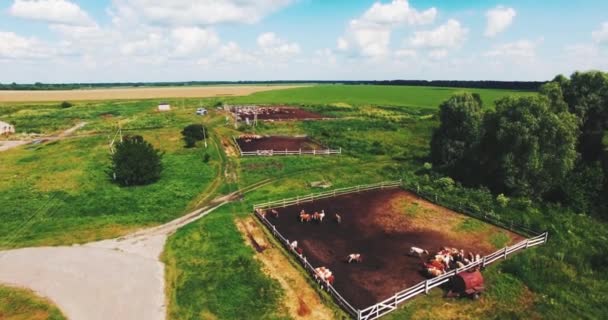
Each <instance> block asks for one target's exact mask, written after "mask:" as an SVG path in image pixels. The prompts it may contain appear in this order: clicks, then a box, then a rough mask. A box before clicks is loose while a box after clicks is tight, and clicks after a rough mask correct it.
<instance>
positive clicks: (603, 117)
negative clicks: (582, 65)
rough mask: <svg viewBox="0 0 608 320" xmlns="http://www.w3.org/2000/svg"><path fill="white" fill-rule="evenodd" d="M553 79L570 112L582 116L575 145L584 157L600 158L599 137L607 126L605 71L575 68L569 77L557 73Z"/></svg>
mask: <svg viewBox="0 0 608 320" xmlns="http://www.w3.org/2000/svg"><path fill="white" fill-rule="evenodd" d="M553 82H554V83H559V84H560V86H561V88H562V91H563V95H564V100H565V101H566V103H567V104H568V108H569V110H570V112H571V113H573V114H576V115H577V116H578V117H579V119H580V120H581V135H580V138H579V146H578V149H579V151H580V153H581V155H582V157H583V160H585V161H586V162H594V161H597V160H600V159H601V157H602V154H603V151H604V146H603V141H602V139H603V137H604V132H605V130H606V129H608V74H607V73H603V72H600V71H590V72H576V73H574V74H572V76H571V77H570V80H568V79H566V78H564V77H563V76H558V77H556V78H555V79H554V81H553Z"/></svg>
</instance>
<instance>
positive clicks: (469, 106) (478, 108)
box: [431, 93, 483, 182]
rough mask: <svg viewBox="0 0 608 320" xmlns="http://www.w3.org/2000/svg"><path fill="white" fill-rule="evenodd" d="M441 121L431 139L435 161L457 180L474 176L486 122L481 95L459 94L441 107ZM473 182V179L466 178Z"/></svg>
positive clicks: (433, 159)
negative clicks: (478, 149) (483, 127)
mask: <svg viewBox="0 0 608 320" xmlns="http://www.w3.org/2000/svg"><path fill="white" fill-rule="evenodd" d="M439 120H440V121H441V124H440V125H439V128H437V129H436V130H435V132H434V133H433V138H432V140H431V159H432V162H433V164H434V165H435V166H436V167H437V168H439V169H441V170H443V171H445V172H446V173H447V174H449V175H450V176H453V177H454V178H456V179H458V180H463V179H471V178H474V177H478V175H471V173H472V172H474V171H476V169H475V167H476V165H475V163H476V162H477V160H476V154H477V146H478V144H479V141H480V138H481V134H482V132H481V129H482V122H483V112H482V102H481V99H480V98H479V96H478V95H475V94H471V93H459V94H455V95H453V96H452V97H451V98H449V99H448V100H446V101H445V102H443V103H442V104H441V106H440V107H439ZM466 182H474V181H470V180H468V181H466Z"/></svg>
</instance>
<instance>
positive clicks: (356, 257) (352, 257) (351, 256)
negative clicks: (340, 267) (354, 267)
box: [346, 253, 363, 263]
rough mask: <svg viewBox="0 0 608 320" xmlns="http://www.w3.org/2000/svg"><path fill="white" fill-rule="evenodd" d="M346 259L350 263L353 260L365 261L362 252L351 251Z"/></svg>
mask: <svg viewBox="0 0 608 320" xmlns="http://www.w3.org/2000/svg"><path fill="white" fill-rule="evenodd" d="M346 261H347V262H348V263H351V262H357V263H360V262H363V256H362V255H361V254H360V253H351V254H349V255H348V256H347V257H346Z"/></svg>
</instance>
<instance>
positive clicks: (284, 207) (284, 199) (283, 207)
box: [283, 199, 285, 208]
mask: <svg viewBox="0 0 608 320" xmlns="http://www.w3.org/2000/svg"><path fill="white" fill-rule="evenodd" d="M283 208H285V199H283Z"/></svg>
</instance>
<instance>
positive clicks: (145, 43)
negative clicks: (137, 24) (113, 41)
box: [120, 33, 167, 56]
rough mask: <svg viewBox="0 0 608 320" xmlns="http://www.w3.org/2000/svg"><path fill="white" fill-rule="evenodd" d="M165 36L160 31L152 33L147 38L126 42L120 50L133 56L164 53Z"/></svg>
mask: <svg viewBox="0 0 608 320" xmlns="http://www.w3.org/2000/svg"><path fill="white" fill-rule="evenodd" d="M166 41H167V40H166V39H165V37H164V36H163V35H162V34H160V33H150V34H148V35H147V36H146V37H145V38H142V39H138V40H135V41H131V42H127V43H124V44H123V45H122V46H121V48H120V52H121V53H122V54H125V55H131V56H150V55H164V54H166V52H163V51H164V50H162V49H163V48H165V43H166Z"/></svg>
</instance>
